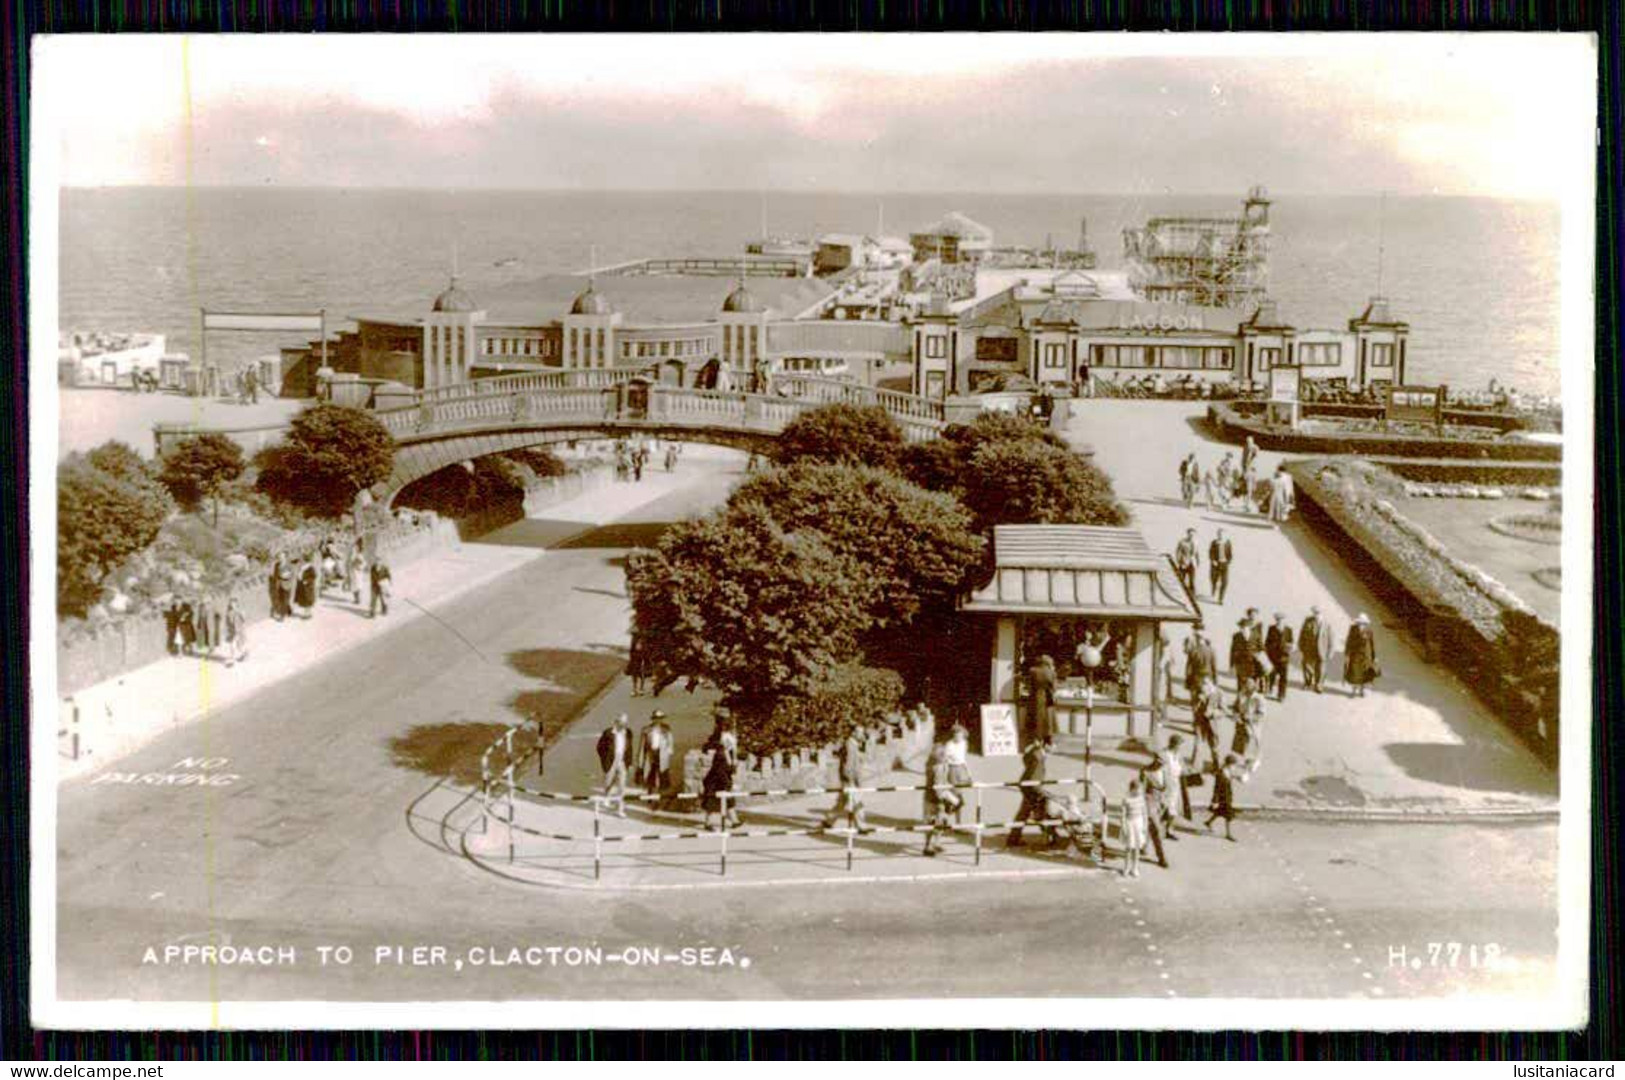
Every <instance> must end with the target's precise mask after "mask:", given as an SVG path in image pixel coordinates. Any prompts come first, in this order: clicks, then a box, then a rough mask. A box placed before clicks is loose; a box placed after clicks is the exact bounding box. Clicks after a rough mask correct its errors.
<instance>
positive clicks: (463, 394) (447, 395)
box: [418, 368, 638, 403]
mask: <svg viewBox="0 0 1625 1080" xmlns="http://www.w3.org/2000/svg"><path fill="white" fill-rule="evenodd" d="M636 374H638V372H635V371H622V370H616V369H614V368H583V369H580V370H576V369H571V370H569V371H526V372H521V373H519V374H517V375H493V376H492V377H490V378H488V379H475V380H473V381H471V382H465V383H457V384H456V385H454V386H438V387H435V388H434V389H432V390H420V391H419V392H418V401H419V402H420V403H422V402H426V401H430V402H432V401H454V400H457V399H460V398H468V397H484V396H486V395H489V394H493V393H521V392H523V391H526V390H570V389H580V388H592V389H604V388H607V387H611V386H616V385H618V384H620V383H623V382H625V381H626V380H627V379H629V378H631V377H632V376H633V375H636Z"/></svg>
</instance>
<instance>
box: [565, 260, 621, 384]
mask: <svg viewBox="0 0 1625 1080" xmlns="http://www.w3.org/2000/svg"><path fill="white" fill-rule="evenodd" d="M620 324H621V313H620V312H618V311H616V310H615V308H614V306H613V305H611V304H610V302H609V299H608V298H607V297H606V296H604V294H603V293H601V292H599V291H598V287H597V283H596V282H595V281H594V280H593V279H592V278H588V279H587V287H586V288H585V289H583V290H582V291H581V294H580V295H579V296H577V297H576V298H575V303H573V304H571V305H570V314H568V315H566V316H565V317H564V366H565V367H566V368H608V367H614V366H615V328H616V327H617V326H619V325H620Z"/></svg>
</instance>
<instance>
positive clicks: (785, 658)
mask: <svg viewBox="0 0 1625 1080" xmlns="http://www.w3.org/2000/svg"><path fill="white" fill-rule="evenodd" d="M627 592H628V595H630V597H631V599H632V604H633V608H634V611H635V613H636V615H635V623H634V625H635V626H636V628H637V630H638V632H639V633H640V634H643V635H644V639H643V640H644V646H645V648H647V649H648V650H649V651H648V657H649V660H650V663H651V664H653V665H654V666H655V668H656V669H657V670H660V669H664V670H665V671H668V672H671V673H673V674H685V675H697V676H703V677H704V678H707V679H710V680H711V681H712V682H714V683H716V684H717V685H718V686H719V687H721V688H722V689H723V691H724V692H725V693H728V694H730V695H736V696H739V697H743V698H751V699H756V698H760V699H770V698H774V697H777V696H781V695H783V694H787V693H796V692H801V691H805V690H807V689H808V688H810V687H811V686H812V684H813V683H814V681H815V680H816V679H817V677H818V676H819V675H820V673H822V672H824V671H825V670H827V669H829V668H831V667H834V666H835V665H837V664H841V663H845V662H848V661H851V660H853V659H855V658H856V656H857V653H858V637H859V635H860V634H862V633H863V632H864V631H865V630H867V629H868V627H869V617H868V615H867V612H868V611H869V609H870V605H871V602H872V595H873V589H872V587H871V585H870V583H869V582H867V581H864V580H862V579H858V578H854V576H853V575H852V574H851V573H849V572H848V562H847V560H845V559H844V558H842V557H841V556H839V555H836V554H835V553H834V552H833V551H831V550H830V548H829V545H828V544H827V543H826V542H825V541H824V539H823V538H822V537H821V536H820V535H819V534H818V533H817V532H816V531H815V530H811V529H808V530H802V531H799V532H789V531H786V530H785V529H783V528H781V527H780V526H779V525H778V523H777V522H775V521H774V520H773V519H772V517H771V516H769V515H768V514H767V512H766V511H764V510H762V509H761V508H760V507H740V508H738V509H735V510H728V511H725V512H723V513H721V514H717V515H713V516H711V517H708V518H703V519H701V520H698V521H689V522H684V523H682V524H680V525H677V526H674V527H673V528H671V529H669V530H667V532H666V534H665V535H664V536H663V537H662V538H661V541H660V545H659V547H658V548H657V549H656V550H654V551H650V552H644V553H640V554H639V555H638V557H636V558H633V559H629V560H628V562H627Z"/></svg>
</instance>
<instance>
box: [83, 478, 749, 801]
mask: <svg viewBox="0 0 1625 1080" xmlns="http://www.w3.org/2000/svg"><path fill="white" fill-rule="evenodd" d="M714 453H715V454H721V453H725V452H723V451H717V452H714ZM707 456H708V455H707V454H706V453H705V452H704V451H698V450H696V451H695V452H694V453H691V454H690V455H688V459H692V460H699V459H701V458H705V457H707ZM687 464H688V462H687V460H685V467H682V468H679V470H678V471H677V472H675V473H665V472H662V471H659V470H651V471H650V472H648V473H646V474H645V475H644V479H643V481H642V482H641V483H636V484H630V483H629V484H612V485H609V486H607V487H603V488H600V489H598V490H595V491H589V492H587V493H585V494H582V495H580V496H577V497H576V498H574V499H570V500H567V501H565V502H562V503H559V504H556V505H554V506H552V507H550V508H549V509H548V510H547V511H546V512H545V522H543V521H535V520H532V521H525V522H517V523H515V524H514V525H511V526H508V527H507V528H506V529H505V530H498V533H497V534H493V535H492V536H490V537H486V538H482V542H477V543H462V544H459V545H458V546H457V547H456V548H454V549H448V550H445V551H443V552H437V553H435V554H433V555H430V556H427V557H425V558H421V559H417V560H414V561H413V562H410V563H406V564H404V565H402V566H398V567H395V568H394V575H395V576H394V594H393V597H392V598H391V601H390V612H389V615H388V616H380V617H379V618H376V619H369V618H368V617H367V595H366V593H365V592H363V594H362V603H361V604H360V605H359V606H357V605H355V604H352V603H351V602H350V599H349V597H347V596H343V597H341V596H338V595H337V594H334V593H329V594H328V595H327V596H325V597H323V599H322V600H321V602H320V603H318V604H317V606H316V608H315V611H314V613H313V615H312V617H311V618H310V619H308V620H305V619H298V618H291V619H287V620H284V621H282V622H275V621H273V620H271V619H264V620H261V621H259V622H255V623H252V624H250V625H249V627H248V635H247V636H248V644H249V654H248V657H247V659H245V660H244V661H242V662H241V663H239V664H237V665H236V666H234V667H229V668H228V667H227V666H226V665H225V663H224V662H223V661H221V660H218V659H216V660H205V659H201V658H197V657H180V656H173V657H165V658H164V659H162V660H157V661H155V662H153V663H151V664H148V665H146V666H145V667H141V668H137V669H135V670H133V671H128V672H125V673H124V674H123V675H119V676H115V677H114V678H111V679H107V680H105V681H103V682H101V683H98V684H96V685H95V686H91V687H87V688H86V689H84V690H81V691H79V692H78V693H76V694H74V695H73V701H74V702H75V703H76V704H77V705H78V707H79V716H80V722H79V729H80V742H81V746H82V747H85V748H87V749H88V750H89V752H88V753H83V752H82V753H81V755H80V757H79V758H78V759H77V760H73V759H71V758H68V757H59V759H58V767H57V775H58V778H59V779H62V780H67V779H71V778H74V777H77V776H82V775H86V774H89V773H92V772H99V771H101V770H104V769H108V768H110V767H112V766H113V765H114V764H115V763H116V762H117V761H118V760H119V759H120V758H121V757H124V756H125V755H127V754H129V753H130V752H131V751H133V750H136V749H138V748H140V747H142V746H144V745H146V744H147V743H149V742H151V741H152V740H153V739H154V738H155V737H157V736H158V735H160V734H162V733H164V732H166V731H169V730H171V729H173V728H175V727H178V726H181V725H184V724H189V723H192V722H194V721H197V720H200V719H203V718H205V717H207V716H209V715H211V714H213V713H218V712H221V711H223V710H225V709H228V708H230V707H231V706H233V705H235V704H237V703H239V702H242V701H246V700H247V699H248V698H250V697H252V696H253V695H254V694H256V693H258V692H260V691H262V690H264V689H266V688H267V687H270V686H273V685H275V684H277V683H280V682H282V681H284V680H286V679H291V678H297V677H298V676H299V675H300V674H301V673H302V672H305V671H307V670H309V669H310V668H312V667H314V666H315V665H317V664H320V663H322V662H324V661H326V660H330V659H332V658H333V657H335V656H337V655H339V654H340V653H343V652H345V651H347V650H349V649H351V648H354V647H355V646H356V645H359V644H361V643H362V642H365V641H370V640H372V639H374V638H377V637H379V636H380V635H383V634H385V633H387V632H388V631H389V630H391V629H394V628H397V627H400V626H402V625H405V624H407V623H410V622H413V621H415V620H417V619H421V618H424V617H426V616H427V615H428V613H429V612H430V611H432V609H434V608H435V607H436V606H437V605H441V604H444V603H446V602H448V601H450V600H452V599H453V598H455V597H457V596H460V595H462V594H463V593H465V592H468V591H469V590H471V589H474V588H477V587H478V586H480V585H483V584H485V583H487V582H490V581H494V580H496V579H497V578H500V577H502V576H503V575H504V574H508V573H511V572H512V571H514V570H516V569H518V568H519V567H522V566H524V565H526V564H528V563H530V562H533V561H534V560H536V559H538V558H541V557H542V556H543V554H544V548H543V543H544V542H560V541H567V540H568V539H569V537H570V536H571V535H573V534H575V533H581V532H586V531H588V530H590V529H592V528H593V527H595V526H598V525H602V524H604V523H605V522H609V521H613V520H615V519H616V518H619V517H622V516H624V515H625V514H628V513H630V512H632V511H634V510H636V509H638V508H639V507H642V506H646V505H648V504H649V503H652V502H655V501H656V500H658V499H660V498H662V497H664V496H666V495H669V494H671V493H672V492H674V491H676V490H678V489H680V488H681V487H683V486H684V485H687V484H691V483H692V482H693V479H694V472H693V470H692V469H691V468H689V467H687ZM539 528H540V529H543V530H544V531H546V532H547V534H548V535H547V536H545V537H543V536H539V535H535V534H536V531H537V529H539ZM507 533H513V534H515V535H520V534H525V535H523V536H522V542H520V543H507V542H504V536H505V535H506V534H507Z"/></svg>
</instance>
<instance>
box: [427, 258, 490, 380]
mask: <svg viewBox="0 0 1625 1080" xmlns="http://www.w3.org/2000/svg"><path fill="white" fill-rule="evenodd" d="M484 321H485V312H483V311H481V310H480V306H479V305H478V304H477V303H475V302H474V298H473V297H472V296H470V295H469V294H468V293H466V292H464V291H463V290H462V289H461V288H460V287H459V286H458V284H457V278H456V277H453V278H452V279H451V282H450V284H448V285H447V286H446V289H445V291H444V292H442V293H441V294H440V295H439V296H437V297H435V298H434V303H433V304H432V305H431V306H430V309H429V314H428V315H427V316H425V317H424V320H423V364H422V369H421V370H422V374H421V382H420V384H419V385H421V386H422V387H423V388H424V389H426V390H432V389H435V388H436V387H441V386H454V385H456V384H457V383H462V382H467V381H468V380H469V379H471V378H473V371H474V360H475V357H476V356H477V355H478V352H479V325H480V323H482V322H484Z"/></svg>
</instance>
